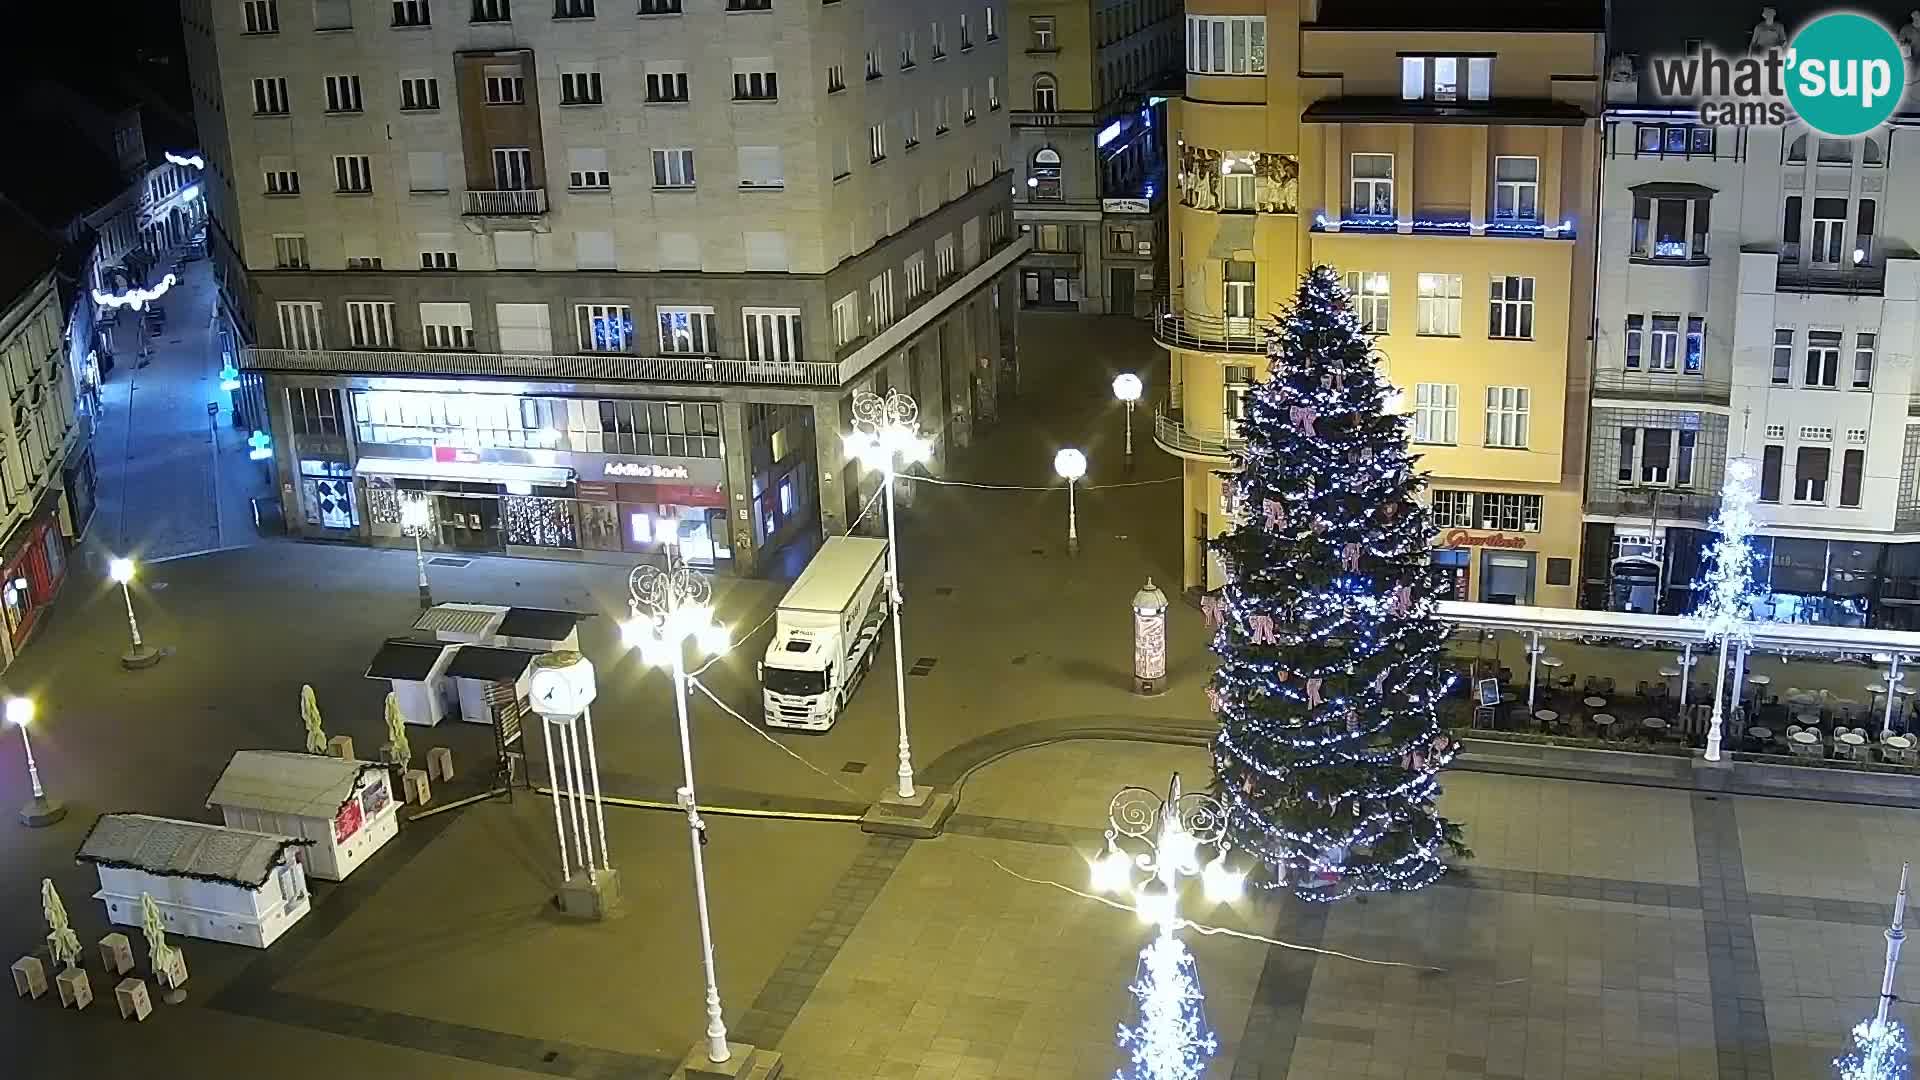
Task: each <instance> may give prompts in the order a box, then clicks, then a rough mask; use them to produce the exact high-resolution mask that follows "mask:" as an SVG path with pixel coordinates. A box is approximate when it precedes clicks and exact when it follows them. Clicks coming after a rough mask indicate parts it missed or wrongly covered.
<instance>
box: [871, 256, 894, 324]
mask: <svg viewBox="0 0 1920 1080" xmlns="http://www.w3.org/2000/svg"><path fill="white" fill-rule="evenodd" d="M892 325H893V271H891V270H882V271H880V273H879V274H878V275H876V276H875V277H874V279H873V280H872V281H869V282H867V328H868V329H870V330H872V331H874V332H875V333H878V332H880V331H881V330H885V329H886V328H887V327H889V326H892Z"/></svg>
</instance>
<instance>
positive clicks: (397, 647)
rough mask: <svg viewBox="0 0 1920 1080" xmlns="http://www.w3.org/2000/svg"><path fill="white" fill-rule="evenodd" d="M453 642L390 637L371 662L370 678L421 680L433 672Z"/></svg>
mask: <svg viewBox="0 0 1920 1080" xmlns="http://www.w3.org/2000/svg"><path fill="white" fill-rule="evenodd" d="M449 648H452V646H450V645H443V644H441V643H440V642H437V641H415V640H413V639H412V638H388V639H387V643H386V644H385V645H382V646H380V651H379V652H377V653H374V654H373V659H372V660H371V661H369V662H368V663H367V678H369V679H400V680H403V681H407V682H420V681H421V680H423V679H425V678H426V677H427V676H428V675H430V674H432V673H433V665H435V664H437V663H439V662H440V654H441V653H442V652H444V651H446V650H447V649H449Z"/></svg>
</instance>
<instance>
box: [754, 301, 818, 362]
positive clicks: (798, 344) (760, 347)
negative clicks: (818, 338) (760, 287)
mask: <svg viewBox="0 0 1920 1080" xmlns="http://www.w3.org/2000/svg"><path fill="white" fill-rule="evenodd" d="M740 324H741V330H742V332H743V333H744V334H745V338H744V340H745V341H746V343H747V359H748V360H750V361H754V362H756V363H762V364H797V363H799V362H800V360H801V357H802V355H803V353H802V349H803V346H804V343H805V336H804V335H803V334H802V333H801V332H800V309H799V308H783V307H743V308H741V309H740Z"/></svg>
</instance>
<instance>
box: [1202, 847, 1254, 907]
mask: <svg viewBox="0 0 1920 1080" xmlns="http://www.w3.org/2000/svg"><path fill="white" fill-rule="evenodd" d="M1246 880H1247V875H1246V874H1245V873H1244V872H1242V871H1239V870H1234V869H1233V868H1231V867H1229V866H1228V865H1227V855H1226V852H1221V853H1220V855H1219V857H1217V858H1215V859H1214V860H1213V861H1212V862H1210V863H1208V864H1207V868H1206V869H1205V870H1202V871H1200V886H1201V888H1202V889H1204V890H1205V891H1206V894H1207V900H1208V902H1210V903H1214V904H1231V903H1233V902H1234V901H1236V900H1239V899H1240V897H1241V895H1242V894H1243V893H1244V892H1245V884H1246Z"/></svg>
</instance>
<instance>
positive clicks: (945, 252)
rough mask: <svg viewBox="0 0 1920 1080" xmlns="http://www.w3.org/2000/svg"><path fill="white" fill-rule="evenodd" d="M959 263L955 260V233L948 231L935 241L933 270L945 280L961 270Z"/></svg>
mask: <svg viewBox="0 0 1920 1080" xmlns="http://www.w3.org/2000/svg"><path fill="white" fill-rule="evenodd" d="M959 269H960V267H959V264H958V263H957V262H955V260H954V251H953V234H952V233H947V234H946V235H945V236H942V237H940V238H939V239H938V240H935V241H934V242H933V272H934V273H935V274H938V275H939V280H941V281H945V280H947V279H948V278H950V277H952V276H953V275H954V274H956V273H958V272H959Z"/></svg>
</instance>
